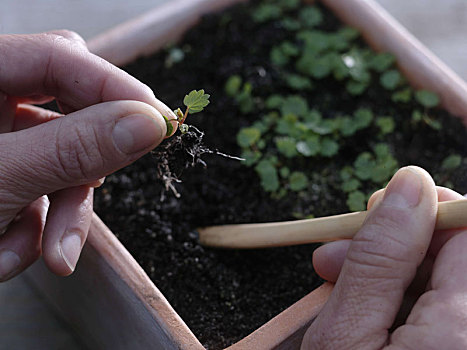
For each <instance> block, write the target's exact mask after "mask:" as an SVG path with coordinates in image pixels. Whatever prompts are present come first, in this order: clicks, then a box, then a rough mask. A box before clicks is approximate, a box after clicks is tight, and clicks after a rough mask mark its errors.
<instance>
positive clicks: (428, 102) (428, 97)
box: [415, 90, 439, 108]
mask: <svg viewBox="0 0 467 350" xmlns="http://www.w3.org/2000/svg"><path fill="white" fill-rule="evenodd" d="M415 100H417V102H418V103H420V104H421V105H422V106H423V107H426V108H433V107H436V106H437V105H438V104H439V98H438V95H436V94H435V93H434V92H431V91H428V90H418V91H416V92H415Z"/></svg>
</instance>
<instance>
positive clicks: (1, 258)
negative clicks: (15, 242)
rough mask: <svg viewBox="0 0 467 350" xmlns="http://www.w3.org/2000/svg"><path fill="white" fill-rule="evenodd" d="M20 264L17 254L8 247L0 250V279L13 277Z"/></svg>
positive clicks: (4, 279)
mask: <svg viewBox="0 0 467 350" xmlns="http://www.w3.org/2000/svg"><path fill="white" fill-rule="evenodd" d="M20 265H21V259H20V258H19V256H18V254H16V253H15V252H14V251H12V250H9V249H3V250H2V251H0V281H6V280H7V279H9V278H10V277H13V276H14V275H15V274H16V272H17V271H18V269H19V267H20Z"/></svg>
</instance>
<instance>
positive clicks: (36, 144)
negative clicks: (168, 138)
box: [0, 31, 176, 282]
mask: <svg viewBox="0 0 467 350" xmlns="http://www.w3.org/2000/svg"><path fill="white" fill-rule="evenodd" d="M53 99H56V100H57V102H58V104H59V106H60V108H61V110H62V112H63V114H59V113H54V112H50V111H47V110H45V109H41V108H39V107H35V106H32V104H33V103H34V104H37V103H42V102H47V101H51V100H53ZM161 114H164V115H165V116H167V117H168V118H169V119H172V118H175V115H174V114H173V112H172V110H171V109H170V108H168V107H167V106H166V105H164V104H163V103H162V102H160V101H159V100H157V99H156V97H155V96H154V93H153V92H152V91H151V89H149V88H148V87H147V86H146V85H144V84H143V83H141V82H139V81H138V80H136V79H135V78H133V77H131V76H130V75H128V74H126V73H125V72H123V71H122V70H120V69H118V68H116V67H114V66H113V65H111V64H110V63H108V62H106V61H104V60H102V59H100V58H98V57H97V56H95V55H93V54H91V53H89V52H88V50H87V48H86V44H85V42H84V40H83V39H82V38H81V37H80V36H79V35H77V34H75V33H73V32H68V31H58V32H50V33H43V34H34V35H0V148H1V149H2V152H1V153H0V183H1V188H0V196H1V197H0V198H1V202H0V232H4V234H3V235H1V236H0V282H1V281H6V280H8V279H10V278H12V277H14V276H16V275H17V274H18V273H20V272H21V271H23V270H24V269H25V268H27V267H28V266H29V265H31V264H32V263H33V262H34V261H35V260H37V259H38V258H39V256H41V255H42V256H43V258H44V261H45V263H46V264H47V266H48V267H49V269H50V270H51V271H52V272H54V273H56V274H58V275H69V274H70V273H72V272H73V270H74V269H75V266H76V263H77V261H78V258H79V255H80V252H81V249H82V247H83V245H84V242H85V241H86V237H87V234H88V230H89V226H90V222H91V216H92V196H93V189H94V187H96V186H99V185H100V184H101V183H102V181H103V177H105V176H106V175H108V174H110V173H112V172H114V171H116V170H118V169H120V168H122V167H124V166H126V165H128V164H130V163H131V162H133V161H135V160H136V159H138V158H139V157H141V156H142V155H144V154H145V153H147V152H149V151H150V150H152V149H153V148H154V147H156V146H157V145H158V144H159V143H160V142H161V141H162V140H163V138H164V137H165V134H166V131H167V128H166V124H165V121H164V119H163V118H162V116H161ZM174 126H175V127H176V125H174Z"/></svg>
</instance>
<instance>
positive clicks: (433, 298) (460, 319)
mask: <svg viewBox="0 0 467 350" xmlns="http://www.w3.org/2000/svg"><path fill="white" fill-rule="evenodd" d="M466 249H467V230H464V231H463V232H460V233H459V234H457V235H456V236H455V237H453V238H452V239H450V240H449V241H448V242H446V244H445V245H444V246H443V247H442V249H441V250H440V252H439V254H438V257H437V258H436V261H435V264H434V266H433V272H432V276H431V288H432V289H431V290H430V291H428V292H426V293H425V294H423V295H422V296H421V297H419V298H418V300H417V302H416V303H415V305H414V307H413V308H412V311H411V312H410V315H409V317H408V318H407V320H406V323H405V325H403V326H401V327H399V328H397V329H396V330H395V331H394V333H393V334H392V336H391V346H390V347H388V349H402V348H405V347H406V345H407V344H408V342H410V341H411V342H412V344H413V343H415V342H416V344H417V348H418V349H428V348H433V349H434V348H437V349H464V348H466V346H467V341H466V340H465V336H464V335H465V322H466V319H467V310H466V305H465V295H466V294H467V275H466V273H465V270H466V269H467V255H466V254H465V251H466ZM430 330H433V331H430ZM414 339H415V341H414Z"/></svg>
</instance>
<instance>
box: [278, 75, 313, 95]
mask: <svg viewBox="0 0 467 350" xmlns="http://www.w3.org/2000/svg"><path fill="white" fill-rule="evenodd" d="M284 79H285V82H286V83H287V85H288V86H289V87H290V88H292V89H294V90H299V91H300V90H307V89H310V88H312V87H313V84H312V83H311V80H310V79H308V78H307V77H304V76H301V75H298V74H286V75H285V76H284Z"/></svg>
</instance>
